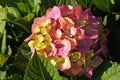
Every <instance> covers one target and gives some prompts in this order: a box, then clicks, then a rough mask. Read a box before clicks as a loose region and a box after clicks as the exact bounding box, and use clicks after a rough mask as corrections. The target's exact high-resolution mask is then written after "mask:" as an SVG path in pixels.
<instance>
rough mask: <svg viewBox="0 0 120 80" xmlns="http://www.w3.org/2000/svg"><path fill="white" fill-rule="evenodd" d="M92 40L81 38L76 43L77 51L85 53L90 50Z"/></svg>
mask: <svg viewBox="0 0 120 80" xmlns="http://www.w3.org/2000/svg"><path fill="white" fill-rule="evenodd" d="M92 44H93V41H92V40H91V39H83V40H81V42H80V43H79V45H78V51H80V52H82V53H87V52H88V51H89V50H90V47H91V45H92Z"/></svg>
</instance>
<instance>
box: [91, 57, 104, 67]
mask: <svg viewBox="0 0 120 80" xmlns="http://www.w3.org/2000/svg"><path fill="white" fill-rule="evenodd" d="M92 62H93V64H92V66H93V67H94V68H96V67H98V66H99V65H100V64H102V62H103V59H102V58H100V57H99V56H95V57H94V58H93V59H92Z"/></svg>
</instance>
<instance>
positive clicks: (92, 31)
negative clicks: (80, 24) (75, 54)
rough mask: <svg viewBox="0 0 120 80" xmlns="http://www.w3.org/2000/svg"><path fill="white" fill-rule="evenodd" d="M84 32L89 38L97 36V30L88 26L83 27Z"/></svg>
mask: <svg viewBox="0 0 120 80" xmlns="http://www.w3.org/2000/svg"><path fill="white" fill-rule="evenodd" d="M85 33H86V36H87V37H88V38H89V39H97V38H98V30H97V29H93V28H91V27H90V26H86V27H85Z"/></svg>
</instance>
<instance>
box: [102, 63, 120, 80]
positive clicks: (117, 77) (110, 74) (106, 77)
mask: <svg viewBox="0 0 120 80" xmlns="http://www.w3.org/2000/svg"><path fill="white" fill-rule="evenodd" d="M111 63H112V66H111V67H110V68H108V70H107V71H105V72H104V73H103V75H102V76H101V80H120V64H118V63H116V62H111Z"/></svg>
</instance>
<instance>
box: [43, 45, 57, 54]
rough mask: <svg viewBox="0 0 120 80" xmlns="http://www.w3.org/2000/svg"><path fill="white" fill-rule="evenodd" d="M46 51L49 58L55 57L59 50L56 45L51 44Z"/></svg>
mask: <svg viewBox="0 0 120 80" xmlns="http://www.w3.org/2000/svg"><path fill="white" fill-rule="evenodd" d="M44 51H45V52H46V53H47V55H48V56H55V54H56V52H57V49H56V47H55V45H54V44H52V43H51V44H50V45H48V46H47V48H45V49H44Z"/></svg>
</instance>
